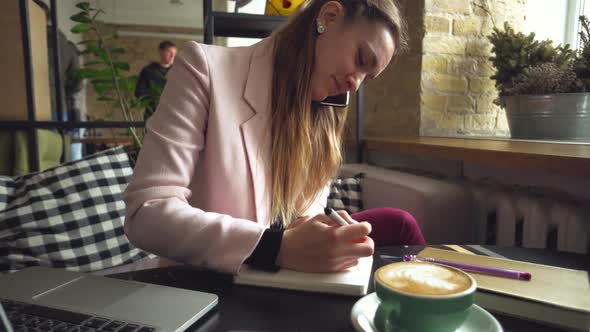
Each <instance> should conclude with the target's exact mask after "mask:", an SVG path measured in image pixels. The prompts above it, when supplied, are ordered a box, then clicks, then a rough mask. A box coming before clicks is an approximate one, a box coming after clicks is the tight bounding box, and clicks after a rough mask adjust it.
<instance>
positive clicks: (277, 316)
mask: <svg viewBox="0 0 590 332" xmlns="http://www.w3.org/2000/svg"><path fill="white" fill-rule="evenodd" d="M461 247H462V248H463V249H467V250H471V251H476V252H478V253H480V254H485V255H492V256H493V255H498V254H500V255H503V256H505V257H508V258H513V259H517V260H522V261H529V262H533V263H542V264H548V265H555V266H560V267H565V268H573V269H579V270H582V269H583V270H588V271H590V266H589V264H588V263H589V262H588V260H587V257H586V256H584V255H578V254H569V253H556V252H552V251H548V250H541V249H523V248H502V247H496V246H461ZM422 249H423V247H407V246H406V247H387V248H378V249H377V250H376V253H375V259H374V263H373V269H377V268H379V267H380V266H382V265H383V264H387V263H388V262H386V261H383V260H381V259H380V258H379V255H381V254H387V255H394V256H402V255H404V254H417V253H418V252H419V251H420V250H422ZM110 273H115V274H114V275H111V276H112V277H115V278H119V279H133V280H136V281H142V282H149V283H155V284H161V285H166V286H172V287H179V288H187V289H192V290H197V291H204V292H210V293H214V294H217V295H218V296H219V305H218V307H217V309H216V310H213V311H212V312H210V313H209V314H207V316H205V317H204V318H202V319H201V320H199V321H198V322H197V323H196V324H194V325H193V326H191V327H190V328H189V329H188V330H187V331H198V332H205V331H285V332H289V331H293V332H295V331H354V328H353V326H352V323H351V321H350V314H351V309H352V306H353V305H354V304H355V302H356V301H357V300H358V299H359V298H358V297H355V296H343V295H330V294H319V293H307V292H297V291H289V290H281V289H271V288H260V287H250V286H239V285H234V284H233V283H232V276H230V275H227V274H220V273H216V272H211V271H203V270H196V269H194V268H190V267H187V266H182V265H175V264H171V263H170V262H165V261H163V260H160V259H148V260H144V261H141V262H139V263H136V264H132V265H129V266H125V267H120V268H116V269H110V270H106V271H102V272H101V274H110ZM372 285H373V280H371V283H370V286H369V292H372V291H373V287H372ZM494 316H495V317H496V318H497V319H498V321H500V323H501V324H502V326H503V327H504V329H505V331H511V332H513V331H527V332H528V331H537V332H557V331H562V330H561V329H559V328H556V327H553V326H547V325H541V324H539V323H535V322H532V321H527V320H523V319H518V318H512V317H507V316H503V315H498V314H494Z"/></svg>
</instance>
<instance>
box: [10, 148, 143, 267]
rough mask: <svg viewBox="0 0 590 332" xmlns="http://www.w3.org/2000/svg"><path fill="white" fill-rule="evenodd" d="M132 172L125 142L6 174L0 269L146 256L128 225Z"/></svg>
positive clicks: (101, 263)
mask: <svg viewBox="0 0 590 332" xmlns="http://www.w3.org/2000/svg"><path fill="white" fill-rule="evenodd" d="M132 173H133V169H132V168H131V165H130V164H129V159H128V157H127V153H126V152H125V150H124V149H123V148H121V147H119V148H113V149H109V150H105V151H101V152H99V153H96V154H93V155H90V156H87V157H85V158H83V159H80V160H77V161H73V162H69V163H65V164H62V165H59V166H57V167H54V168H51V169H48V170H46V171H43V172H39V173H30V174H27V175H24V176H17V177H0V272H8V271H16V270H20V269H23V268H26V267H29V266H36V265H41V266H48V267H56V268H65V269H68V270H74V271H94V270H100V269H105V268H109V267H113V266H117V265H121V264H126V263H130V262H133V261H135V260H138V259H141V258H143V257H146V256H147V255H148V254H147V253H145V252H143V251H141V250H139V249H137V248H135V247H134V246H133V245H132V244H131V243H130V242H129V240H128V239H127V237H126V236H125V232H124V230H123V220H124V217H125V204H124V203H123V199H122V195H123V191H124V190H125V188H126V187H127V183H128V181H129V178H130V176H131V174H132Z"/></svg>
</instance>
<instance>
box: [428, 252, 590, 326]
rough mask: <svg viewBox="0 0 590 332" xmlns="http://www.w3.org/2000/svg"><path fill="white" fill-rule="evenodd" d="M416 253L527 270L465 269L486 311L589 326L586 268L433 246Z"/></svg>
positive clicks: (588, 295)
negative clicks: (509, 274) (513, 274)
mask: <svg viewBox="0 0 590 332" xmlns="http://www.w3.org/2000/svg"><path fill="white" fill-rule="evenodd" d="M419 256H423V257H433V258H438V259H444V260H449V261H453V262H459V263H467V264H473V265H480V266H488V267H496V268H505V269H511V270H517V271H524V272H529V273H531V274H532V279H531V280H530V281H523V280H516V279H508V278H500V277H495V276H490V275H484V274H478V273H472V272H469V271H467V272H468V273H469V274H471V275H472V276H473V277H474V278H475V280H476V281H477V288H478V292H477V294H476V297H475V301H476V303H477V304H479V305H480V306H482V307H484V308H486V309H488V310H490V311H496V312H500V313H504V314H507V315H513V316H517V317H523V318H525V319H532V320H537V321H542V322H546V323H551V324H555V325H559V326H563V327H568V328H573V329H577V330H583V331H589V330H590V280H589V273H588V272H587V271H578V270H571V269H563V268H558V267H553V266H547V265H541V264H533V263H527V262H521V261H515V260H511V259H504V258H495V257H487V256H481V255H474V254H471V253H469V254H467V253H459V252H453V251H449V250H441V249H435V248H426V249H424V250H422V251H421V252H420V253H419Z"/></svg>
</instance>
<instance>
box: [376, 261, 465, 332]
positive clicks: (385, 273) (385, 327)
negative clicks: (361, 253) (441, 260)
mask: <svg viewBox="0 0 590 332" xmlns="http://www.w3.org/2000/svg"><path fill="white" fill-rule="evenodd" d="M374 280H375V292H376V293H377V296H378V297H379V299H380V300H381V304H380V305H379V307H378V308H377V312H376V313H375V321H374V324H375V327H376V328H377V329H378V330H379V331H380V332H388V331H396V332H402V331H405V332H433V331H436V332H446V331H455V330H456V329H457V328H459V327H460V326H461V325H462V324H463V322H464V321H465V320H466V318H467V316H468V314H469V311H468V310H469V308H470V307H471V305H473V302H474V299H475V291H476V289H477V284H476V282H475V279H473V277H471V276H470V275H469V274H467V273H465V272H463V271H461V270H459V269H456V268H453V267H449V266H445V265H440V264H435V263H430V262H399V263H392V264H388V265H385V266H382V267H381V268H379V269H378V270H377V271H375V279H374Z"/></svg>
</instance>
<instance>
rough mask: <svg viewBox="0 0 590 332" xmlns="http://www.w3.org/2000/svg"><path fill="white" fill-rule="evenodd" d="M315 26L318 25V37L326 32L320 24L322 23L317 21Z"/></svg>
mask: <svg viewBox="0 0 590 332" xmlns="http://www.w3.org/2000/svg"><path fill="white" fill-rule="evenodd" d="M317 25H318V33H319V34H320V35H321V34H322V33H324V32H326V27H325V26H324V24H323V23H322V21H320V20H319V19H318V20H317Z"/></svg>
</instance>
